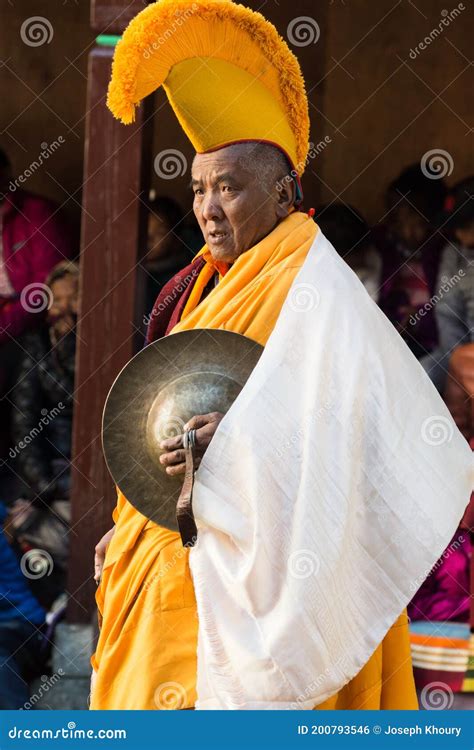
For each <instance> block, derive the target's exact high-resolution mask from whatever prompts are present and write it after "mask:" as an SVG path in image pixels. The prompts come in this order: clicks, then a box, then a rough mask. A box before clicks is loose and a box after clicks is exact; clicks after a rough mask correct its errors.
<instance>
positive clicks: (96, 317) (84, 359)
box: [68, 3, 152, 622]
mask: <svg viewBox="0 0 474 750" xmlns="http://www.w3.org/2000/svg"><path fill="white" fill-rule="evenodd" d="M95 5H97V3H95ZM124 5H125V3H124ZM112 55H113V48H111V47H97V48H95V49H94V50H93V51H92V52H91V54H90V58H89V74H88V93H87V125H86V141H85V169H84V192H83V202H82V206H83V210H82V231H81V307H80V316H79V325H78V351H77V360H76V394H75V395H76V403H75V411H74V426H73V454H72V532H71V537H70V542H71V555H70V565H69V570H70V575H69V582H68V592H69V594H70V601H69V608H68V619H69V620H70V621H72V622H81V621H87V620H88V619H90V615H91V613H92V611H93V608H94V598H93V595H94V589H95V586H94V583H93V580H92V574H93V555H94V546H95V544H96V543H97V541H98V540H99V539H100V537H101V536H102V534H103V533H104V532H105V531H106V530H107V529H109V528H110V527H111V525H112V522H111V511H112V508H113V506H114V502H115V491H114V486H113V482H112V479H111V477H110V475H109V473H108V471H107V468H106V465H105V462H104V459H103V454H102V445H101V417H102V410H103V406H104V401H105V398H106V395H107V392H108V390H109V388H110V386H111V385H112V383H113V381H114V379H115V377H116V376H117V374H118V373H119V371H120V369H121V368H122V367H123V366H124V365H125V364H126V362H127V361H128V360H129V359H130V357H131V356H133V354H134V353H135V352H136V350H137V344H138V340H137V338H136V327H137V326H138V322H139V321H138V320H137V315H136V310H137V309H138V307H137V302H138V301H140V296H141V294H140V287H139V276H138V274H137V268H136V264H137V261H138V259H139V248H144V247H145V222H146V216H145V214H144V211H143V203H142V202H141V201H140V196H141V197H143V196H144V195H147V193H148V184H147V174H145V169H144V166H145V165H147V164H149V163H150V161H149V156H150V147H151V127H152V123H151V113H150V111H149V110H150V106H149V105H150V102H146V103H145V105H144V106H143V107H141V108H140V110H139V112H138V115H137V120H136V122H135V123H134V125H131V126H129V127H125V126H124V125H121V124H120V123H119V122H118V121H117V120H115V119H114V118H113V117H112V115H111V114H110V112H109V111H108V109H107V108H106V106H105V95H106V90H107V85H108V81H109V78H110V69H111V61H112ZM148 171H149V170H148Z"/></svg>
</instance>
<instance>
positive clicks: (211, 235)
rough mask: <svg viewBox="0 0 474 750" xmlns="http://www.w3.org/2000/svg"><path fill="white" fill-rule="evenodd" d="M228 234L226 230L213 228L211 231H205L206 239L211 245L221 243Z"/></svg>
mask: <svg viewBox="0 0 474 750" xmlns="http://www.w3.org/2000/svg"><path fill="white" fill-rule="evenodd" d="M228 236H229V234H228V232H224V231H223V230H221V229H214V230H213V231H212V232H208V233H207V241H208V242H210V243H212V244H213V245H222V243H223V242H225V241H226V239H227V237H228Z"/></svg>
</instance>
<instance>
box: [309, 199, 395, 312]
mask: <svg viewBox="0 0 474 750" xmlns="http://www.w3.org/2000/svg"><path fill="white" fill-rule="evenodd" d="M315 221H316V223H317V224H318V226H319V227H320V228H321V231H322V233H323V234H324V235H325V236H326V237H327V239H328V240H329V242H331V244H332V245H334V247H336V248H337V250H338V252H339V253H340V255H342V257H343V258H344V260H345V261H346V263H347V265H348V266H350V268H352V270H353V271H354V272H355V273H356V274H357V276H358V277H359V279H360V280H361V281H362V283H363V285H364V286H365V288H366V289H367V291H368V293H369V294H370V296H371V297H372V299H373V300H374V302H377V301H378V298H379V293H380V292H379V290H380V278H381V273H382V259H381V257H380V254H379V253H378V251H377V249H376V247H375V246H374V244H373V242H372V234H371V230H370V227H369V225H368V224H367V222H366V220H365V219H364V218H363V217H362V216H361V215H360V213H359V212H358V211H356V209H355V208H353V207H352V206H348V205H346V204H345V203H331V204H329V205H326V206H321V208H319V209H317V211H316V214H315Z"/></svg>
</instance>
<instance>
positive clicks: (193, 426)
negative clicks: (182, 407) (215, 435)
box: [184, 411, 222, 430]
mask: <svg viewBox="0 0 474 750" xmlns="http://www.w3.org/2000/svg"><path fill="white" fill-rule="evenodd" d="M221 416H222V414H219V412H217V411H211V412H210V413H209V414H197V415H196V416H195V417H191V419H190V420H189V421H188V422H186V424H185V425H184V429H185V430H198V429H199V428H200V427H205V426H206V425H207V424H209V422H215V421H216V419H218V418H219V417H221Z"/></svg>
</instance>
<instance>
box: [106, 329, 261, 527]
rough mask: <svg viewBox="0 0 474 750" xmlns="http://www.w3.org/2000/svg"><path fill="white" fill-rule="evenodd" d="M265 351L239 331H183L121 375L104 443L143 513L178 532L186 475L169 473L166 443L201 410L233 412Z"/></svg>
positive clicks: (113, 468) (119, 479) (117, 476)
mask: <svg viewBox="0 0 474 750" xmlns="http://www.w3.org/2000/svg"><path fill="white" fill-rule="evenodd" d="M262 351H263V347H262V346H261V345H260V344H257V343H256V342H255V341H253V340H252V339H249V338H247V337H246V336H241V335H240V334H238V333H232V332H230V331H223V330H213V329H196V330H193V331H182V332H181V333H176V334H172V335H170V336H166V337H165V338H162V339H158V340H157V341H154V342H153V343H152V344H149V345H148V346H147V347H145V349H142V351H141V352H139V353H138V354H136V355H135V357H133V358H132V359H131V360H130V361H129V362H128V363H127V364H126V365H125V367H124V368H123V369H122V371H121V372H120V373H119V375H118V376H117V378H116V379H115V382H114V384H113V385H112V388H111V389H110V391H109V395H108V396H107V400H106V403H105V407H104V413H103V420H102V446H103V450H104V455H105V460H106V462H107V466H108V469H109V471H110V473H111V475H112V477H113V479H114V481H115V483H116V484H117V485H118V487H119V488H120V490H121V491H122V492H123V494H124V495H125V497H126V498H127V500H128V501H129V502H130V503H131V504H132V505H133V506H134V507H135V508H136V509H137V510H138V511H140V513H142V514H143V515H144V516H146V517H147V518H149V519H151V520H153V521H155V522H156V523H158V524H160V525H161V526H165V527H166V528H168V529H172V530H174V531H177V530H178V525H177V522H176V503H177V501H178V497H179V494H180V491H181V486H182V482H183V476H179V477H170V476H169V475H168V474H166V471H165V469H164V467H163V466H162V464H160V462H159V456H160V454H161V453H162V452H163V451H161V450H160V447H159V444H160V442H161V441H162V440H166V439H167V438H170V437H174V436H176V435H181V434H182V433H183V427H184V425H185V424H186V422H187V421H188V420H189V419H190V418H191V417H193V416H195V415H197V414H208V413H209V412H213V411H219V412H223V413H225V412H227V411H228V409H229V408H230V406H231V405H232V403H233V402H234V400H235V399H236V398H237V396H238V394H239V393H240V391H241V390H242V388H243V386H244V385H245V383H246V381H247V379H248V377H249V376H250V373H251V372H252V370H253V369H254V367H255V365H256V364H257V362H258V360H259V358H260V355H261V353H262Z"/></svg>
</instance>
